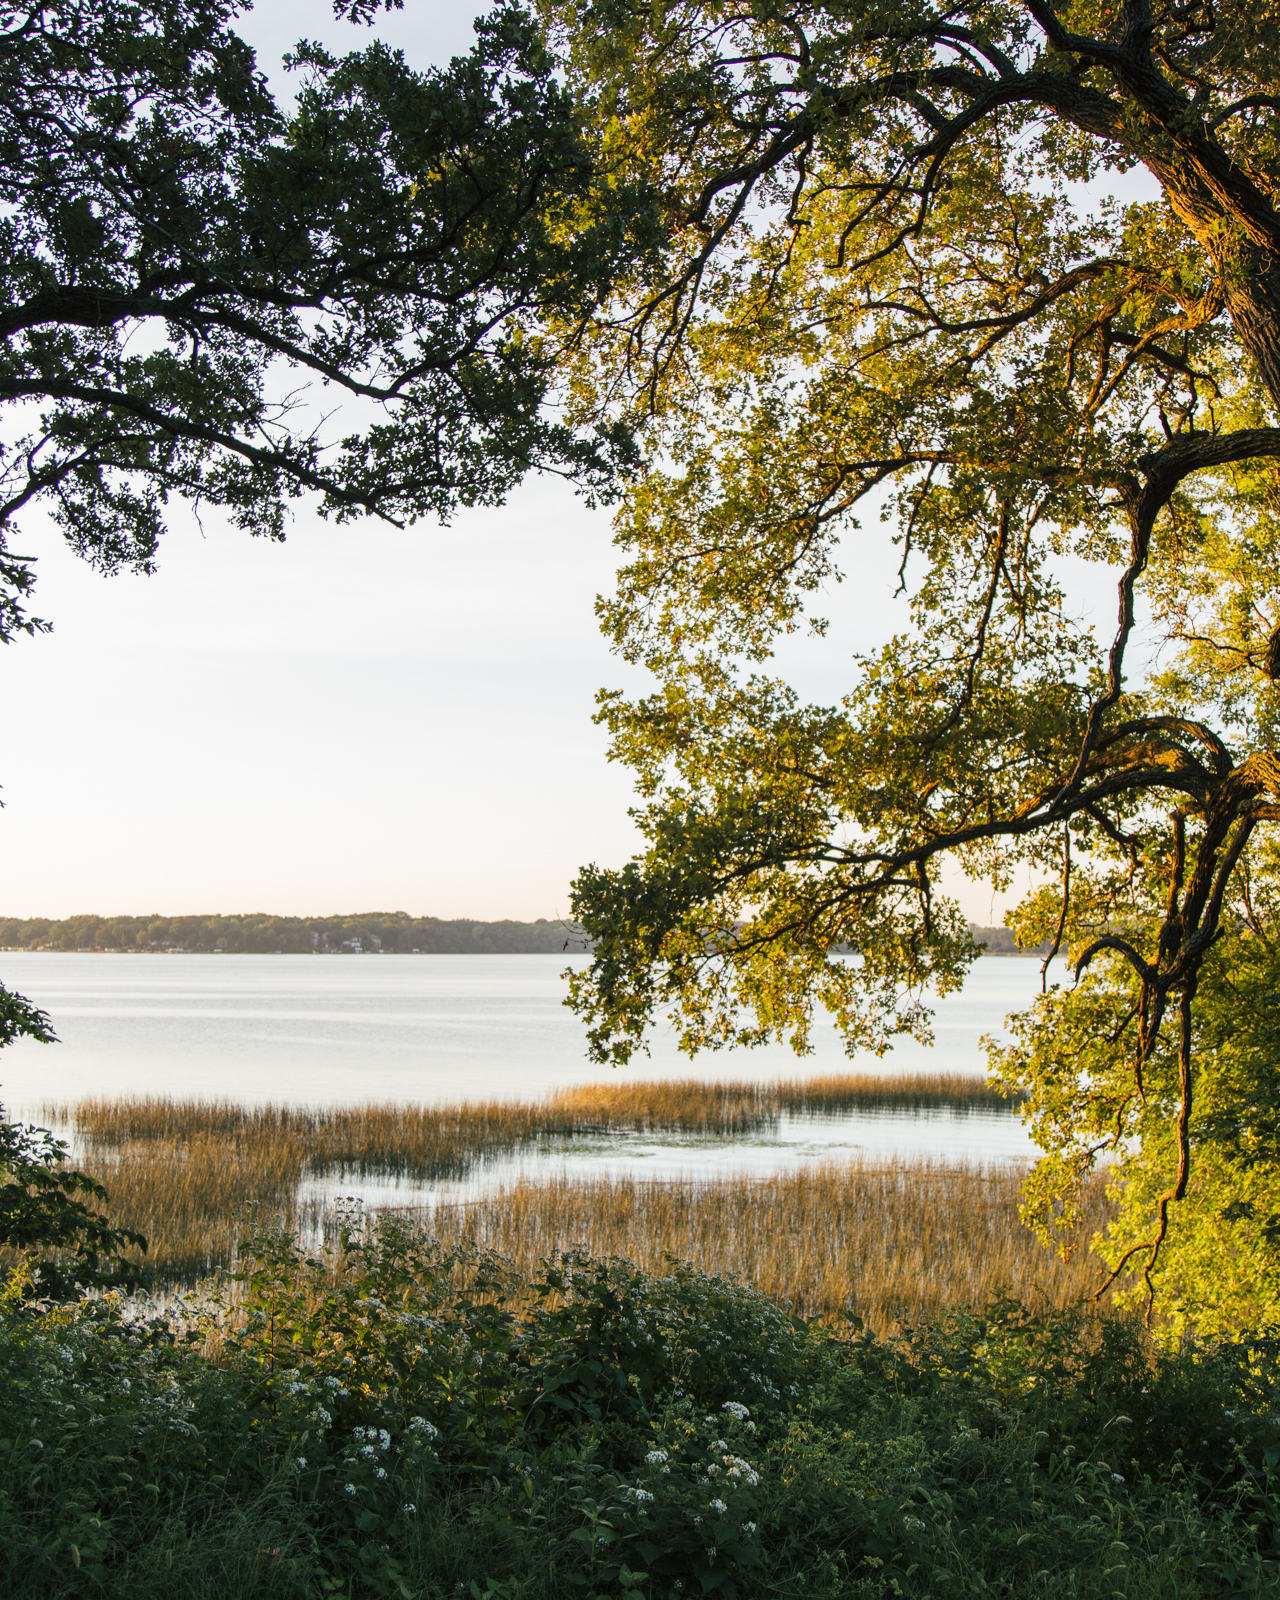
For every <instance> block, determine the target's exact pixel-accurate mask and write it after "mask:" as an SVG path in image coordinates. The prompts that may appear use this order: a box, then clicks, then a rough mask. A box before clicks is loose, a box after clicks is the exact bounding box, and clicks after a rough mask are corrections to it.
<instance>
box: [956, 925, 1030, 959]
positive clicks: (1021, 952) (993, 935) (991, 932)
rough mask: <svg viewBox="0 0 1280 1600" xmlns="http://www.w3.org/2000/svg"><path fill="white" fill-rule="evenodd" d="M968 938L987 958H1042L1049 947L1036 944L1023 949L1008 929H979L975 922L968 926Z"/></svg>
mask: <svg viewBox="0 0 1280 1600" xmlns="http://www.w3.org/2000/svg"><path fill="white" fill-rule="evenodd" d="M969 937H970V938H971V939H972V940H973V942H974V944H976V945H978V946H979V948H980V949H981V950H982V951H983V953H984V954H986V955H989V956H1043V955H1045V954H1047V952H1048V950H1049V946H1048V945H1047V944H1038V945H1034V946H1029V947H1028V948H1026V949H1024V948H1023V947H1022V945H1020V944H1018V943H1017V942H1016V941H1015V939H1014V937H1013V932H1012V930H1011V929H1009V928H980V927H979V926H978V925H977V923H976V922H971V923H970V924H969Z"/></svg>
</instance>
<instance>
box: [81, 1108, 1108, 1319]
mask: <svg viewBox="0 0 1280 1600" xmlns="http://www.w3.org/2000/svg"><path fill="white" fill-rule="evenodd" d="M207 1109H208V1108H206V1110H207ZM231 1111H232V1108H221V1109H220V1112H219V1114H220V1115H222V1116H223V1117H224V1120H223V1121H222V1123H221V1125H220V1126H218V1127H215V1128H213V1129H210V1128H209V1126H208V1124H207V1123H206V1126H205V1130H204V1131H194V1132H191V1133H190V1134H189V1135H187V1136H184V1137H177V1136H175V1135H174V1134H173V1132H172V1131H169V1132H168V1133H167V1135H163V1134H161V1133H160V1132H158V1131H154V1130H155V1128H156V1124H158V1123H160V1112H159V1110H158V1109H157V1108H156V1107H155V1105H154V1103H153V1106H152V1110H151V1112H150V1113H148V1114H149V1115H151V1116H153V1118H154V1119H155V1121H154V1122H153V1123H152V1124H151V1125H150V1127H151V1128H152V1130H153V1131H152V1136H151V1137H145V1138H138V1137H134V1138H129V1139H125V1140H122V1141H121V1142H119V1143H117V1144H108V1143H107V1142H106V1141H105V1140H103V1139H98V1140H96V1141H93V1142H90V1143H89V1144H88V1146H87V1148H86V1150H85V1153H84V1155H83V1156H82V1157H81V1158H79V1161H80V1164H81V1165H82V1166H83V1167H84V1168H85V1169H86V1170H87V1171H89V1172H90V1173H92V1175H93V1176H94V1177H96V1178H98V1179H99V1181H100V1182H101V1183H102V1184H103V1185H104V1186H105V1187H106V1189H107V1191H108V1194H109V1196H110V1202H109V1206H108V1212H109V1215H110V1216H111V1218H112V1220H113V1222H115V1223H116V1224H117V1225H118V1226H123V1227H129V1228H134V1229H136V1230H137V1231H139V1232H140V1233H142V1234H144V1235H145V1236H146V1237H147V1239H148V1240H149V1241H150V1245H151V1248H150V1250H149V1252H148V1254H147V1256H146V1257H145V1258H144V1259H143V1260H142V1261H141V1262H140V1263H139V1265H140V1267H141V1269H142V1274H143V1276H144V1278H145V1279H146V1281H148V1282H149V1283H150V1284H151V1285H152V1287H154V1288H157V1289H163V1288H170V1287H174V1286H177V1285H184V1284H191V1283H194V1282H195V1281H197V1280H198V1279H200V1278H201V1277H204V1276H207V1275H208V1274H210V1273H212V1272H214V1271H216V1270H217V1269H220V1268H225V1267H228V1266H230V1265H232V1264H233V1262H234V1260H235V1258H236V1253H237V1249H238V1247H239V1246H240V1244H241V1243H242V1241H243V1240H244V1238H245V1237H246V1235H247V1234H248V1233H249V1232H250V1231H251V1229H252V1227H253V1225H254V1224H255V1222H256V1223H265V1224H268V1225H275V1226H280V1227H283V1228H286V1229H288V1230H290V1231H296V1232H300V1233H301V1234H302V1235H303V1236H304V1237H319V1236H322V1235H324V1234H326V1233H332V1231H333V1228H334V1223H335V1207H334V1206H333V1204H332V1203H331V1202H328V1201H302V1200H300V1199H299V1185H300V1183H301V1180H302V1178H303V1176H304V1175H305V1173H306V1171H307V1169H308V1166H309V1164H310V1162H311V1161H312V1159H313V1157H314V1153H315V1147H314V1144H313V1141H312V1134H311V1130H310V1126H309V1125H307V1124H304V1125H303V1126H301V1127H300V1126H297V1125H293V1124H291V1123H290V1122H289V1121H288V1120H287V1119H285V1118H283V1117H281V1118H276V1119H275V1120H269V1119H265V1118H264V1117H263V1116H262V1115H261V1114H260V1113H240V1114H239V1115H238V1116H233V1115H232V1114H231ZM179 1118H180V1108H175V1110H174V1120H173V1121H170V1122H169V1123H167V1124H160V1125H161V1126H165V1127H167V1128H168V1129H169V1130H172V1129H173V1128H174V1127H175V1126H178V1125H183V1126H185V1125H186V1124H182V1123H180V1120H179ZM125 1120H126V1119H124V1118H122V1119H121V1121H125ZM115 1126H119V1124H115ZM134 1126H136V1124H134ZM246 1128H248V1129H251V1130H256V1136H254V1137H246V1133H245V1130H246ZM304 1129H305V1131H304ZM268 1131H269V1132H270V1137H267V1136H266V1135H267V1132H268ZM1022 1176H1023V1173H1022V1169H1020V1168H1006V1167H987V1168H984V1167H980V1166H973V1165H969V1166H959V1167H956V1166H950V1167H946V1166H942V1165H940V1164H938V1163H936V1162H931V1161H927V1160H919V1161H915V1162H908V1163H902V1162H897V1163H893V1164H883V1165H874V1164H868V1163H861V1164H848V1165H845V1164H834V1163H832V1164H825V1165H822V1166H817V1167H813V1168H808V1169H805V1170H802V1171H799V1172H794V1171H793V1172H788V1173H784V1174H777V1175H774V1176H770V1177H743V1178H735V1179H728V1180H721V1181H716V1182H703V1183H698V1184H673V1183H658V1182H652V1181H647V1180H643V1179H631V1178H614V1179H598V1178H596V1179H585V1180H566V1179H561V1178H554V1179H550V1180H545V1179H542V1180H539V1179H533V1178H526V1179H523V1180H520V1181H516V1182H512V1183H507V1184H500V1185H496V1186H495V1187H494V1188H493V1189H491V1190H490V1191H489V1192H488V1193H486V1194H485V1195H484V1197H483V1198H481V1199H479V1200H473V1201H445V1202H441V1203H438V1204H436V1205H433V1206H421V1207H407V1208H397V1209H402V1210H405V1211H407V1212H408V1214H410V1215H413V1216H415V1217H416V1218H417V1219H418V1220H419V1221H421V1222H422V1223H423V1224H424V1225H425V1226H426V1227H427V1228H429V1230H430V1231H431V1232H433V1233H435V1234H437V1235H439V1236H440V1237H441V1238H443V1239H444V1240H446V1241H454V1240H462V1239H468V1240H472V1241H474V1242H476V1243H478V1244H481V1245H485V1246H487V1247H489V1248H492V1249H494V1250H496V1251H498V1252H499V1253H500V1254H502V1255H503V1256H506V1257H507V1258H509V1259H510V1260H511V1261H512V1262H513V1263H514V1264H515V1266H516V1267H517V1268H518V1269H519V1270H520V1271H521V1272H523V1273H530V1272H532V1271H533V1270H535V1269H536V1267H537V1265H538V1263H539V1261H540V1260H542V1259H543V1258H544V1257H546V1256H549V1255H552V1254H554V1253H555V1252H557V1251H559V1250H562V1249H566V1248H568V1247H570V1246H572V1245H582V1246H584V1247H585V1248H586V1249H588V1250H589V1251H591V1252H593V1253H597V1254H601V1255H611V1254H617V1255H625V1256H627V1257H629V1258H630V1259H632V1260H634V1261H636V1262H638V1263H639V1264H641V1265H642V1266H644V1267H646V1268H648V1269H651V1270H656V1271H661V1270H663V1267H664V1262H665V1260H666V1257H667V1256H668V1255H671V1256H676V1257H680V1258H682V1259H686V1260H690V1261H693V1262H695V1263H696V1264H697V1265H699V1266H701V1267H703V1268H704V1269H706V1270H708V1271H713V1272H736V1273H739V1274H741V1275H742V1276H743V1277H744V1278H746V1279H747V1280H748V1281H750V1282H752V1283H755V1284H757V1285H758V1286H759V1287H760V1288H761V1289H762V1290H764V1291H765V1292H766V1293H768V1294H770V1295H771V1296H774V1297H775V1298H777V1299H779V1300H781V1301H782V1302H784V1303H786V1304H788V1305H791V1306H794V1307H795V1308H796V1309H797V1310H798V1311H801V1312H803V1313H804V1314H805V1315H808V1316H822V1317H829V1318H835V1317H838V1316H839V1315H840V1314H841V1313H843V1312H846V1311H852V1312H853V1313H855V1314H856V1315H858V1316H861V1317H862V1318H863V1319H864V1320H865V1321H866V1322H867V1323H868V1324H869V1325H870V1326H872V1327H874V1328H877V1329H881V1330H883V1329H885V1328H888V1327H890V1326H891V1325H892V1324H893V1323H894V1322H895V1321H896V1320H897V1319H898V1318H899V1316H900V1315H902V1314H905V1315H907V1316H909V1317H918V1316H928V1315H933V1314H936V1313H937V1312H939V1311H942V1310H945V1309H947V1308H949V1307H956V1306H972V1305H980V1304H983V1303H984V1302H986V1301H987V1300H989V1299H990V1298H991V1296H992V1295H993V1294H995V1293H996V1292H998V1291H1006V1292H1009V1293H1012V1294H1014V1295H1015V1296H1017V1297H1018V1298H1019V1299H1021V1300H1023V1301H1024V1302H1026V1303H1028V1304H1032V1305H1061V1304H1065V1303H1067V1302H1070V1301H1074V1300H1078V1299H1079V1298H1080V1297H1081V1296H1082V1295H1083V1294H1085V1293H1086V1292H1088V1290H1089V1289H1090V1288H1091V1287H1092V1286H1093V1284H1094V1281H1095V1279H1096V1278H1097V1276H1098V1272H1097V1267H1096V1264H1094V1263H1093V1262H1092V1261H1091V1260H1090V1259H1089V1258H1088V1257H1087V1256H1086V1255H1085V1253H1084V1252H1083V1251H1081V1252H1078V1253H1077V1255H1076V1256H1075V1257H1073V1260H1072V1262H1071V1263H1070V1264H1068V1265H1065V1266H1064V1265H1063V1264H1062V1263H1061V1262H1059V1261H1058V1260H1057V1259H1056V1257H1054V1256H1052V1255H1051V1254H1049V1253H1048V1252H1046V1251H1045V1250H1044V1249H1042V1247H1041V1246H1040V1245H1039V1244H1038V1243H1037V1242H1036V1241H1035V1239H1034V1237H1033V1236H1032V1235H1031V1234H1030V1232H1029V1231H1028V1230H1027V1229H1026V1228H1025V1227H1024V1226H1023V1225H1022V1223H1021V1221H1020V1220H1019V1217H1018V1199H1019V1187H1020V1183H1021V1179H1022ZM1106 1215H1107V1202H1106V1199H1105V1196H1104V1193H1103V1190H1102V1187H1101V1185H1100V1184H1099V1186H1098V1187H1097V1188H1096V1189H1095V1190H1094V1191H1093V1193H1092V1195H1091V1198H1090V1203H1089V1207H1088V1210H1087V1214H1086V1217H1085V1220H1084V1224H1083V1227H1082V1230H1081V1233H1082V1237H1083V1239H1085V1240H1087V1239H1088V1238H1089V1237H1090V1236H1091V1235H1092V1234H1093V1233H1094V1232H1095V1231H1096V1230H1097V1229H1098V1228H1099V1227H1100V1226H1101V1225H1102V1224H1103V1222H1104V1221H1105V1218H1106Z"/></svg>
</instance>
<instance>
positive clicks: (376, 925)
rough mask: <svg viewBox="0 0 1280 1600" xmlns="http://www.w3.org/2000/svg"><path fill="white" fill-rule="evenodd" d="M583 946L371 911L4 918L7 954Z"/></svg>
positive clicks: (462, 921) (1, 936) (542, 929)
mask: <svg viewBox="0 0 1280 1600" xmlns="http://www.w3.org/2000/svg"><path fill="white" fill-rule="evenodd" d="M566 943H567V944H568V946H569V948H570V949H582V948H584V945H583V941H582V939H581V937H580V936H579V935H578V934H577V930H576V929H574V928H573V927H572V926H571V925H569V924H567V923H564V922H556V921H551V922H548V921H546V920H545V919H543V918H541V917H540V918H539V919H538V920H537V921H536V922H510V921H503V922H474V921H472V920H471V919H469V918H465V917H463V918H459V919H457V920H456V921H452V922H449V921H444V920H442V919H441V918H439V917H411V916H410V915H409V914H408V912H407V911H370V912H361V913H356V914H352V915H350V916H336V917H275V916H270V915H268V914H267V913H266V912H250V913H247V914H245V915H240V916H223V915H222V914H221V913H220V912H218V913H215V914H214V915H212V916H187V917H162V916H159V915H153V916H146V917H97V916H79V917H65V918H63V919H61V920H60V921H55V920H53V919H52V918H49V917H0V948H4V949H7V950H145V951H206V952H208V951H225V952H226V953H227V954H229V955H230V954H255V955H271V954H274V953H276V952H279V953H282V954H287V955H303V954H305V955H310V954H312V953H322V954H331V953H352V954H354V953H356V952H364V951H374V952H379V953H382V954H396V955H401V954H407V953H418V952H420V953H422V954H423V955H471V954H480V955H533V954H539V953H542V952H552V951H555V952H558V951H561V950H563V949H564V948H565V946H566Z"/></svg>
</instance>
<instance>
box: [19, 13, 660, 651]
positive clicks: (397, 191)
mask: <svg viewBox="0 0 1280 1600" xmlns="http://www.w3.org/2000/svg"><path fill="white" fill-rule="evenodd" d="M391 3H392V4H398V0H391ZM241 9H243V7H242V6H241V5H240V4H239V3H238V0H33V3H31V4H29V5H19V6H15V7H10V8H8V9H7V10H6V12H5V13H4V15H3V17H2V18H0V208H2V211H3V215H2V216H0V338H2V339H3V354H2V356H0V404H3V405H4V406H6V407H7V411H5V412H4V413H0V414H3V415H5V417H6V424H7V425H6V428H5V431H4V436H3V439H4V442H3V451H2V453H0V638H6V637H9V636H11V635H12V633H13V632H14V631H15V630H17V629H26V630H27V631H31V629H32V628H33V627H37V626H40V625H41V624H39V623H38V622H37V621H35V620H34V619H33V618H32V617H31V615H30V613H29V611H28V608H27V599H26V597H27V595H28V593H29V591H30V588H31V584H32V576H33V567H32V563H31V561H30V560H29V559H24V557H23V556H22V555H20V554H18V553H16V551H15V550H14V549H13V547H12V544H11V535H12V532H13V530H15V529H19V528H20V527H21V525H22V516H23V513H24V512H26V511H27V510H28V508H30V507H32V506H33V505H36V504H39V503H43V504H44V505H46V506H47V507H48V508H50V509H51V510H52V512H53V514H54V516H55V517H56V519H57V521H58V522H59V523H60V525H61V528H62V530H63V532H64V533H65V535H66V537H67V538H68V539H69V540H70V542H71V543H72V545H73V546H74V547H75V548H76V549H77V550H78V551H79V552H80V553H81V554H82V555H83V556H85V557H86V558H87V559H89V560H90V561H92V562H93V563H94V564H96V565H97V566H99V567H101V568H103V569H104V570H108V571H110V570H113V569H118V568H121V567H135V568H141V569H144V570H145V569H147V568H148V567H149V565H150V564H151V562H152V559H153V556H154V554H155V551H156V546H157V540H158V538H159V536H160V534H161V532H162V529H163V526H164V521H165V517H166V515H167V507H168V506H169V504H170V503H171V502H172V501H173V500H175V499H180V500H183V501H186V502H187V503H188V504H190V505H192V506H194V507H195V508H196V509H197V510H198V509H200V508H202V507H210V508H218V509H220V510H221V511H222V512H224V513H225V514H227V515H229V516H230V517H231V518H232V519H233V520H234V521H236V522H238V523H240V524H241V525H243V526H244V527H246V528H247V529H249V530H250V531H251V532H253V533H259V534H267V535H270V536H272V537H279V536H280V535H281V534H282V532H283V529H284V525H285V519H286V513H287V511H288V508H289V504H290V502H291V501H292V500H294V499H296V498H297V497H298V496H301V495H309V496H311V497H312V498H313V499H314V501H315V503H316V504H317V505H318V507H319V509H320V510H321V511H322V513H324V514H326V515H332V516H334V517H337V518H339V519H343V518H350V517H354V516H358V515H363V514H372V515H377V516H380V517H385V518H389V519H391V520H393V521H401V522H403V521H410V520H412V519H414V518H416V517H420V516H423V515H427V514H431V515H436V516H447V515H448V513H449V512H450V511H451V510H452V509H453V508H454V507H455V506H457V505H459V504H470V503H475V502H496V501H500V500H501V498H502V497H503V495H504V494H505V493H506V492H507V490H509V489H510V487H511V486H512V485H513V483H515V482H516V481H518V479H519V478H520V477H521V476H522V475H523V474H524V473H525V472H527V471H529V470H530V469H532V468H542V469H544V470H552V471H560V472H565V473H568V474H570V475H572V476H573V477H574V478H575V479H576V481H578V482H579V483H580V484H582V485H583V486H584V487H585V488H586V489H587V491H588V492H592V491H600V490H604V489H606V488H607V486H608V484H609V483H610V481H611V478H612V473H613V470H614V468H615V466H616V464H617V462H618V460H619V459H625V458H626V456H627V451H628V441H627V439H626V436H625V433H624V432H623V431H621V430H620V429H618V428H617V427H616V426H607V425H606V426H605V427H604V428H603V429H602V430H598V431H593V430H588V431H586V432H585V433H584V432H582V431H580V430H575V429H573V428H571V427H569V426H567V425H566V424H565V422H564V421H563V420H562V419H559V418H557V417H556V415H555V414H554V412H553V411H551V410H549V409H548V408H547V407H546V406H545V405H544V401H545V400H546V399H547V395H548V386H549V382H550V378H551V371H552V362H551V352H549V351H548V348H547V343H546V329H545V324H546V317H545V314H546V313H547V312H548V311H550V310H554V311H555V313H556V316H557V318H558V319H559V320H560V321H561V322H562V323H563V324H564V325H565V326H568V327H572V326H573V325H574V324H575V323H576V322H578V321H580V320H581V319H583V318H584V317H586V316H587V315H589V313H590V312H591V310H592V309H593V307H594V306H595V305H596V304H597V302H598V299H599V291H600V287H601V285H602V284H607V282H608V281H609V279H610V275H611V273H612V271H613V268H614V265H615V263H616V262H617V261H619V260H621V259H626V260H627V261H628V262H630V261H632V260H634V259H635V256H636V252H637V250H639V252H640V253H641V254H643V253H644V249H645V239H646V232H647V230H648V229H649V228H650V226H651V224H650V221H649V212H648V211H647V209H646V207H645V205H644V203H643V202H642V201H641V200H640V199H639V198H638V197H637V195H636V194H634V193H630V192H628V191H627V189H626V188H625V186H619V185H617V184H614V185H613V186H606V185H603V184H602V183H601V181H600V177H599V173H598V170H597V168H596V166H595V164H594V163H593V161H592V159H591V157H590V154H589V152H588V151H587V150H586V148H585V147H584V145H583V142H582V139H581V137H580V134H579V132H578V129H577V127H576V124H575V121H574V119H573V117H572V116H571V115H570V114H569V107H568V101H567V97H566V94H565V91H564V89H563V87H562V86H561V85H560V84H559V83H558V82H557V79H556V77H555V73H554V68H553V62H552V60H551V58H550V57H549V56H548V54H547V52H546V50H545V48H544V46H543V44H542V42H541V38H540V34H539V30H538V29H537V27H536V26H535V25H534V23H533V21H532V19H531V18H530V17H529V16H527V15H526V14H525V13H524V12H523V11H521V10H520V9H519V8H517V7H516V6H512V5H500V6H499V7H498V9H497V10H496V11H495V12H494V13H493V14H492V16H490V17H489V18H487V19H481V21H480V22H479V23H478V24H477V35H478V42H477V45H476V47H475V49H474V50H473V51H472V52H471V53H470V55H468V56H465V57H460V58H458V59H456V60H455V61H454V62H453V63H452V64H451V66H450V67H448V68H447V69H441V70H433V71H429V72H425V73H424V72H416V71H414V70H411V69H410V68H409V67H408V66H407V65H406V63H405V61H404V59H403V57H402V56H401V55H399V54H397V53H396V52H394V51H392V50H390V49H388V48H387V47H386V46H385V45H383V44H382V43H380V42H376V41H375V42H374V43H372V44H371V45H370V46H368V47H367V48H365V49H363V50H360V51H356V52H354V53H352V54H350V55H347V56H346V57H343V58H336V57H334V56H332V55H331V54H329V53H327V52H326V51H325V50H323V49H321V48H320V47H319V46H317V45H314V44H308V43H306V42H304V43H302V44H300V45H299V46H298V47H297V49H296V51H295V52H294V54H293V56H292V58H291V65H292V68H293V70H294V71H295V73H296V74H297V75H298V86H297V97H296V103H295V104H294V106H293V108H292V109H282V108H281V107H280V106H279V105H277V103H276V102H275V100H274V99H273V97H272V95H271V94H270V92H269V90H268V88H267V85H266V83H265V80H264V79H263V77H262V75H261V73H260V72H259V71H258V68H257V66H256V64H255V60H254V55H253V52H252V51H251V50H250V48H249V47H248V45H246V44H245V43H244V41H243V40H242V39H240V38H239V36H238V35H237V34H236V33H235V31H234V27H233V24H234V20H235V16H236V13H237V11H239V10H241ZM378 9H379V7H378V4H377V3H376V0H375V3H372V4H370V3H364V0H338V3H337V5H336V10H337V11H338V13H339V14H340V15H342V14H349V15H350V16H352V17H353V18H355V19H356V20H366V21H367V20H370V18H371V15H372V13H374V12H376V11H377V10H378ZM342 402H347V406H346V409H345V410H341V405H342ZM338 411H341V415H340V416H339V418H338V422H337V423H334V424H333V425H331V424H330V417H329V413H333V412H338ZM338 423H340V424H341V428H340V430H339V427H338Z"/></svg>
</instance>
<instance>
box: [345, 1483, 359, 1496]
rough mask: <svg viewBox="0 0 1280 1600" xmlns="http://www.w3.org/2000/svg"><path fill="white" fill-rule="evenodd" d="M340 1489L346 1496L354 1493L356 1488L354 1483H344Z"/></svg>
mask: <svg viewBox="0 0 1280 1600" xmlns="http://www.w3.org/2000/svg"><path fill="white" fill-rule="evenodd" d="M342 1488H343V1491H344V1493H346V1494H354V1493H355V1492H356V1486H355V1484H354V1483H344V1484H343V1485H342Z"/></svg>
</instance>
